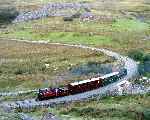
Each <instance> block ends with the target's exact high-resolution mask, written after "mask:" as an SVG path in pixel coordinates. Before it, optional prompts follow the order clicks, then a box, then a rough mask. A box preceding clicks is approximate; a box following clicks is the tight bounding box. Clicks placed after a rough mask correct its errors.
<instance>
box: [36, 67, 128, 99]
mask: <svg viewBox="0 0 150 120" xmlns="http://www.w3.org/2000/svg"><path fill="white" fill-rule="evenodd" d="M126 75H127V70H126V69H122V70H120V71H119V72H112V73H109V74H106V75H104V76H101V77H97V78H92V79H87V80H83V81H78V82H73V83H69V84H68V85H66V86H64V87H63V88H45V89H39V92H38V97H37V100H40V101H42V100H47V99H52V98H57V97H63V96H68V95H73V94H77V93H82V92H86V91H90V90H93V89H97V88H100V87H103V86H106V85H108V84H110V83H113V82H116V81H117V80H119V79H121V78H123V77H124V76H126Z"/></svg>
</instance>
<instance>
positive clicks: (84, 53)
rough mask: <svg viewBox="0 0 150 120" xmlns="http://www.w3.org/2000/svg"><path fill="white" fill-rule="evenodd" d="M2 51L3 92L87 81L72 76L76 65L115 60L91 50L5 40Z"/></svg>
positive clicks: (0, 45) (0, 78)
mask: <svg viewBox="0 0 150 120" xmlns="http://www.w3.org/2000/svg"><path fill="white" fill-rule="evenodd" d="M0 51H1V52H0V91H4V90H5V91H10V90H14V89H16V91H18V90H23V89H31V88H32V89H34V88H43V87H49V86H52V87H54V86H55V87H56V86H60V85H64V84H67V83H68V82H71V81H73V80H77V79H81V78H82V79H83V78H84V77H83V76H82V77H79V78H78V77H75V76H73V75H71V73H69V71H70V69H71V68H73V67H74V66H76V65H80V64H83V63H84V64H85V63H88V62H99V63H108V62H112V60H111V58H109V57H105V56H104V55H103V54H99V53H95V52H91V51H89V50H82V49H76V48H68V47H65V46H55V45H51V46H49V45H40V44H39V45H38V44H37V45H35V44H29V43H21V42H15V41H7V40H2V39H0ZM47 64H48V67H47V66H46V65H47Z"/></svg>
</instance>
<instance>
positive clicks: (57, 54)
mask: <svg viewBox="0 0 150 120" xmlns="http://www.w3.org/2000/svg"><path fill="white" fill-rule="evenodd" d="M1 2H3V1H1ZM48 2H88V3H91V5H92V8H91V9H90V11H91V13H92V14H94V15H96V16H100V18H101V19H99V20H95V21H93V20H91V21H89V20H87V21H86V20H85V21H82V20H81V19H79V18H76V19H73V21H70V22H69V21H68V22H65V21H64V20H63V17H47V18H42V19H38V20H33V21H28V22H23V23H17V24H11V25H9V26H7V27H6V28H4V29H0V37H3V39H2V38H1V39H0V91H10V90H16V91H18V90H25V89H34V88H40V87H49V86H53V87H57V86H62V85H64V84H67V83H68V82H71V81H74V80H80V79H84V78H87V77H89V76H86V75H85V76H80V77H79V76H78V77H74V76H72V75H70V73H69V72H68V71H69V70H70V69H71V68H72V67H75V66H80V65H82V64H83V63H85V64H86V63H87V64H88V63H89V62H98V63H104V64H105V63H112V62H113V60H112V59H111V58H109V57H107V56H104V55H103V54H98V53H95V52H91V51H88V50H81V49H75V48H68V47H64V46H59V47H58V46H54V45H53V46H49V45H40V44H36V45H35V44H29V43H21V42H15V41H10V40H9V38H10V39H11V38H17V39H18V40H23V39H25V40H37V41H39V40H45V41H49V42H60V43H69V44H84V45H88V46H94V47H99V48H106V49H110V50H113V51H116V52H118V53H121V54H123V55H127V54H128V52H130V51H132V50H142V51H143V54H144V55H146V54H147V53H150V38H149V37H150V4H149V1H148V0H84V1H83V0H30V1H29V0H15V2H14V3H13V5H15V6H16V7H17V9H18V10H19V11H30V10H36V9H38V8H40V7H41V6H42V5H43V4H46V3H48ZM76 12H81V13H84V12H85V10H80V11H76ZM103 17H104V18H103ZM47 65H48V67H46V66H47ZM147 74H148V75H149V73H147ZM33 97H36V95H35V94H31V95H26V96H24V95H23V96H18V97H1V98H0V99H1V100H0V101H6V100H8V101H9V100H13V101H14V100H23V99H28V98H33ZM149 101H150V95H149V94H146V95H135V96H130V95H129V96H120V97H119V96H118V97H106V98H104V99H102V100H99V99H98V98H97V99H95V100H89V101H86V102H77V103H69V104H67V105H59V106H57V107H54V108H47V109H38V110H35V111H32V112H28V113H27V114H30V115H33V116H34V117H38V118H39V119H40V118H41V116H42V115H43V114H44V113H45V112H52V113H53V114H56V115H57V116H59V117H60V118H62V119H63V120H149V119H150V118H149V116H150V102H149ZM9 115H10V116H9V117H10V118H11V117H12V118H15V117H14V115H15V116H18V115H17V114H9ZM6 116H7V114H5V113H4V112H2V111H1V110H0V119H3V118H6ZM9 117H8V118H9ZM16 119H18V118H17V117H16ZM6 120H7V118H6Z"/></svg>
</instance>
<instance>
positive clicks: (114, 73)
mask: <svg viewBox="0 0 150 120" xmlns="http://www.w3.org/2000/svg"><path fill="white" fill-rule="evenodd" d="M118 73H119V72H113V73H109V74H106V75H104V76H101V77H97V78H92V79H87V80H83V81H78V82H73V83H70V85H72V86H75V85H80V84H84V83H89V82H92V81H96V80H100V79H105V78H108V77H111V76H114V75H117V74H118Z"/></svg>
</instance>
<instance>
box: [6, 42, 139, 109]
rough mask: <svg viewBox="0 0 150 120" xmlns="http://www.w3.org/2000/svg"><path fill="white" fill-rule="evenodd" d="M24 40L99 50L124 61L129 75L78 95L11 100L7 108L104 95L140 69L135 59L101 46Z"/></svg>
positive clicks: (52, 103)
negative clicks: (47, 98) (38, 99)
mask: <svg viewBox="0 0 150 120" xmlns="http://www.w3.org/2000/svg"><path fill="white" fill-rule="evenodd" d="M24 42H30V43H40V44H50V45H61V46H68V47H76V48H82V49H89V50H92V51H97V52H102V53H104V54H106V55H108V56H111V57H114V58H115V59H117V60H120V61H122V62H123V63H124V67H125V68H126V69H127V73H128V75H127V76H126V77H124V78H123V79H121V80H119V81H117V82H115V83H112V84H110V85H108V86H105V87H102V88H99V89H96V90H92V91H88V92H85V93H80V94H76V95H70V96H65V97H61V98H55V99H50V100H46V101H35V99H29V100H24V101H16V102H10V103H3V107H5V108H7V109H16V108H21V109H24V108H27V109H30V108H35V107H39V106H44V107H48V106H53V105H54V104H59V103H67V102H71V101H79V100H85V99H87V98H91V97H93V96H99V97H101V96H103V95H104V94H105V93H106V92H107V91H108V90H111V89H112V88H115V87H116V85H117V84H118V83H120V82H122V81H124V80H128V79H131V78H132V77H134V76H136V75H137V73H138V71H137V68H138V66H137V64H136V62H135V61H134V60H132V59H130V58H128V57H126V56H122V55H120V54H118V53H115V52H112V51H109V50H106V49H100V48H95V47H88V46H84V45H70V44H62V43H47V42H44V43H43V42H42V41H40V42H39V41H38V42H37V41H25V40H24Z"/></svg>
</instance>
